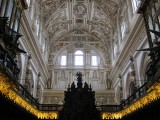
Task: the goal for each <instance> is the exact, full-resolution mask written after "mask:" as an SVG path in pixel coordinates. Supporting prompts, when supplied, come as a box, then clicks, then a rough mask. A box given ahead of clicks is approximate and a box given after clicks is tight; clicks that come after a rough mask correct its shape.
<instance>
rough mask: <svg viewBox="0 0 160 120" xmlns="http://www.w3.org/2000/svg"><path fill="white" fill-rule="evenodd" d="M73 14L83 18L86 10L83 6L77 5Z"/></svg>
mask: <svg viewBox="0 0 160 120" xmlns="http://www.w3.org/2000/svg"><path fill="white" fill-rule="evenodd" d="M73 12H74V15H75V16H76V17H83V16H84V15H85V14H86V12H87V8H86V6H85V5H84V4H79V3H78V4H76V5H75V6H74V8H73Z"/></svg>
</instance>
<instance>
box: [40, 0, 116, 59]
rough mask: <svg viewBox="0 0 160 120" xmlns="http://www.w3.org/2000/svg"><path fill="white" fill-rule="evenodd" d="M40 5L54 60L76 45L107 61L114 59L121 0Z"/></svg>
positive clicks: (57, 0) (45, 0)
mask: <svg viewBox="0 0 160 120" xmlns="http://www.w3.org/2000/svg"><path fill="white" fill-rule="evenodd" d="M40 4H41V13H42V14H41V15H42V16H41V21H42V30H43V33H44V34H45V35H47V36H46V38H48V45H49V51H50V53H49V55H50V56H52V57H53V58H52V59H54V56H55V55H56V54H57V52H58V51H60V50H61V49H64V48H66V47H68V46H72V47H73V46H75V47H76V44H81V46H83V44H84V45H86V44H87V45H88V46H90V47H91V48H94V49H96V50H97V51H98V52H100V53H101V54H102V55H103V58H104V59H106V60H107V61H108V59H111V41H112V40H113V39H114V36H116V34H115V33H116V30H117V16H118V8H119V0H41V3H40ZM81 46H79V47H81ZM72 47H71V48H72Z"/></svg>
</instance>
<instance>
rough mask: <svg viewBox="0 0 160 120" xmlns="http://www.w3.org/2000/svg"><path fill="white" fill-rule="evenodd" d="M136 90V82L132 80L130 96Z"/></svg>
mask: <svg viewBox="0 0 160 120" xmlns="http://www.w3.org/2000/svg"><path fill="white" fill-rule="evenodd" d="M135 91H136V85H135V82H134V81H132V82H131V83H130V85H129V96H130V95H132V94H133V93H134V92H135Z"/></svg>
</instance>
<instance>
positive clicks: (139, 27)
mask: <svg viewBox="0 0 160 120" xmlns="http://www.w3.org/2000/svg"><path fill="white" fill-rule="evenodd" d="M143 34H145V25H144V20H143V18H142V16H141V15H138V16H137V19H136V22H135V25H134V27H133V29H131V32H130V33H129V35H128V37H127V39H126V40H125V41H124V42H125V43H124V45H123V46H122V50H121V51H120V54H119V56H118V58H117V60H116V62H115V64H114V66H113V68H114V69H112V71H111V74H110V76H109V79H111V80H113V83H115V82H116V81H115V80H117V79H116V78H118V75H119V73H120V72H121V70H123V69H124V67H125V65H126V64H127V63H128V61H129V57H130V55H131V52H133V53H132V55H133V54H134V52H135V50H137V48H138V46H139V45H140V43H139V42H142V41H139V40H141V39H142V38H141V37H144V36H143ZM145 36H146V35H145Z"/></svg>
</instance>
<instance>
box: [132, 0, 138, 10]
mask: <svg viewBox="0 0 160 120" xmlns="http://www.w3.org/2000/svg"><path fill="white" fill-rule="evenodd" d="M139 4H140V0H132V7H133V11H134V12H135V11H136V10H137V8H138V5H139Z"/></svg>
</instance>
